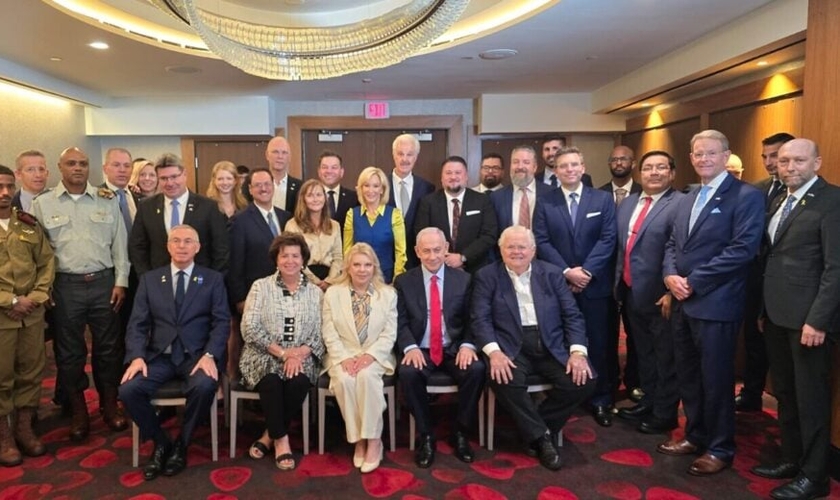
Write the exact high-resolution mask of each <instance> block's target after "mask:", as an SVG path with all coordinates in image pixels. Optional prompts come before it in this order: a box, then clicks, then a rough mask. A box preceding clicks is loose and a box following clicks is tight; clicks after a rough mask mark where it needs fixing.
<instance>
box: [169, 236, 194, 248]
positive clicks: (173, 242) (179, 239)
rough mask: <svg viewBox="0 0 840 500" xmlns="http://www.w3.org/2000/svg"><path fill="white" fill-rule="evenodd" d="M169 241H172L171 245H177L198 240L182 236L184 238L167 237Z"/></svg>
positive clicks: (188, 243)
mask: <svg viewBox="0 0 840 500" xmlns="http://www.w3.org/2000/svg"><path fill="white" fill-rule="evenodd" d="M169 243H172V244H173V245H176V246H178V245H194V244H195V243H198V242H197V241H196V240H194V239H192V238H184V239H181V238H169Z"/></svg>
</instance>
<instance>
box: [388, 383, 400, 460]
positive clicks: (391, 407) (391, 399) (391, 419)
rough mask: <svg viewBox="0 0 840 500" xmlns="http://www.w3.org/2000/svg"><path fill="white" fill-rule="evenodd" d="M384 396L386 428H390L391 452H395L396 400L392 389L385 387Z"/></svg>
mask: <svg viewBox="0 0 840 500" xmlns="http://www.w3.org/2000/svg"><path fill="white" fill-rule="evenodd" d="M385 395H386V397H387V398H388V426H389V428H390V437H391V452H392V453H393V452H395V451H397V427H396V425H397V419H396V415H397V398H396V391H395V389H394V387H386V388H385Z"/></svg>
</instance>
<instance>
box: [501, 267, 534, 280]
mask: <svg viewBox="0 0 840 500" xmlns="http://www.w3.org/2000/svg"><path fill="white" fill-rule="evenodd" d="M505 269H506V270H507V273H508V276H510V277H511V279H515V280H518V279H523V278H524V279H526V280H527V279H531V264H528V269H526V270H525V272H524V273H522V274H521V275H520V274H516V271H514V270H513V269H511V268H509V267H508V266H505Z"/></svg>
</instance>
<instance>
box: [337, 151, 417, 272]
mask: <svg viewBox="0 0 840 500" xmlns="http://www.w3.org/2000/svg"><path fill="white" fill-rule="evenodd" d="M389 191H390V189H389V187H388V177H387V176H386V175H385V172H383V171H382V170H380V169H378V168H376V167H367V168H366V169H364V170H362V172H361V173H360V174H359V180H358V182H357V183H356V192H357V193H358V196H359V203H360V206H358V207H354V208H353V209H352V210H350V211H348V212H347V218H346V220H345V221H344V253H345V254H346V253H347V251H348V250H349V249H350V247H351V246H353V244H355V243H360V242H363V243H367V244H369V245H370V246H371V247H372V248H373V250H374V251H375V252H376V255H377V257H378V258H379V262H381V263H382V277H383V279H384V280H385V282H386V283H391V282H392V281H393V280H394V277H395V276H398V275H400V274H402V273H403V272H405V262H406V253H405V252H406V247H405V245H406V244H405V231H406V227H405V220H404V219H403V215H402V212H400V210H399V209H398V208H396V207H394V206H391V205H388V199H389V198H388V195H389Z"/></svg>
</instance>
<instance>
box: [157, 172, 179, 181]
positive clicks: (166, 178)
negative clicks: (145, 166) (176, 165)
mask: <svg viewBox="0 0 840 500" xmlns="http://www.w3.org/2000/svg"><path fill="white" fill-rule="evenodd" d="M181 175H183V172H180V173H177V174H175V175H161V176H160V177H158V180H159V181H160V182H169V181H174V180H176V179H177V178H178V177H181Z"/></svg>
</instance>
